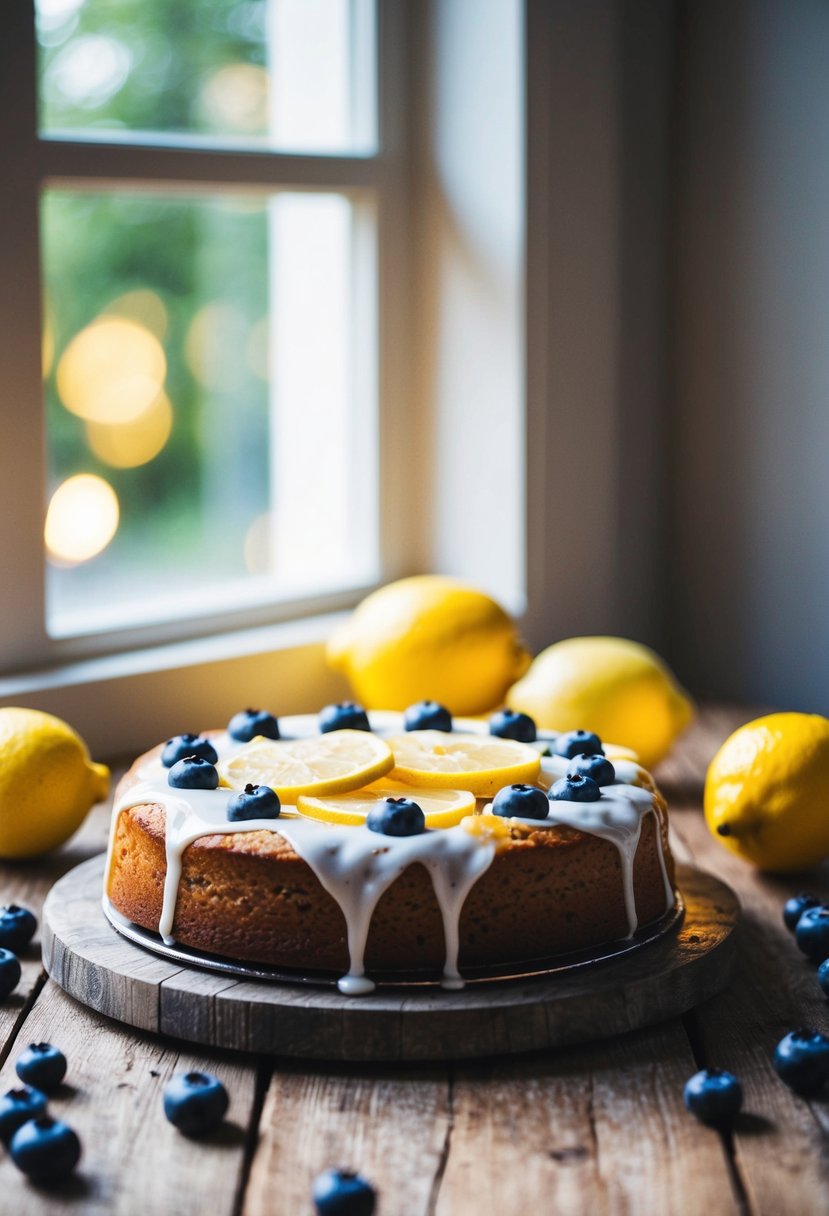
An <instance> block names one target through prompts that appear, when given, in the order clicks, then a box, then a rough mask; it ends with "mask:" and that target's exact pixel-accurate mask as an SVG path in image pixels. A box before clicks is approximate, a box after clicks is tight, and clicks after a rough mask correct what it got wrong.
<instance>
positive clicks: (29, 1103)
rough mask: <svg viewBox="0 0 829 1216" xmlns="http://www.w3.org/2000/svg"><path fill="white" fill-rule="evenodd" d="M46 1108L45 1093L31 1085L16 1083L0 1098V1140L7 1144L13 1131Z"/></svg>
mask: <svg viewBox="0 0 829 1216" xmlns="http://www.w3.org/2000/svg"><path fill="white" fill-rule="evenodd" d="M45 1110H46V1094H45V1093H43V1091H42V1090H40V1089H33V1088H32V1086H31V1085H18V1086H16V1087H15V1088H14V1089H10V1090H8V1092H7V1093H5V1094H3V1097H2V1098H0V1140H2V1141H3V1143H4V1144H8V1143H9V1141H10V1140H11V1138H12V1136H13V1135H14V1133H15V1132H16V1131H17V1129H18V1128H19V1127H22V1126H23V1124H24V1123H28V1121H29V1119H35V1118H36V1117H37V1116H38V1115H42V1114H43V1112H44V1111H45Z"/></svg>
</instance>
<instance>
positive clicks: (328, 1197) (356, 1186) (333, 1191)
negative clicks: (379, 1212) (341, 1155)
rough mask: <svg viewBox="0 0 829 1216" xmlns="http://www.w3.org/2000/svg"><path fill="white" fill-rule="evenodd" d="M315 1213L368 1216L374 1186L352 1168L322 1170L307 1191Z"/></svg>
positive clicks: (370, 1210) (370, 1211)
mask: <svg viewBox="0 0 829 1216" xmlns="http://www.w3.org/2000/svg"><path fill="white" fill-rule="evenodd" d="M311 1194H312V1196H313V1199H314V1207H315V1208H316V1210H317V1214H318V1216H372V1213H373V1212H374V1208H375V1205H376V1202H377V1195H376V1193H375V1190H374V1187H373V1186H372V1185H371V1183H370V1182H367V1181H366V1179H365V1178H361V1177H360V1175H359V1174H357V1173H355V1172H354V1171H353V1170H342V1169H340V1170H333V1169H332V1170H325V1171H324V1172H323V1173H322V1174H318V1175H317V1177H316V1178H315V1179H314V1185H313V1188H312V1191H311Z"/></svg>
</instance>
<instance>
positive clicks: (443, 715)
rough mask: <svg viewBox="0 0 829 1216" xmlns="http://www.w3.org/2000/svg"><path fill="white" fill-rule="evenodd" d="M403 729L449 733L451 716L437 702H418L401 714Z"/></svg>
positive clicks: (444, 707) (443, 706)
mask: <svg viewBox="0 0 829 1216" xmlns="http://www.w3.org/2000/svg"><path fill="white" fill-rule="evenodd" d="M403 729H404V730H444V731H450V730H451V729H452V715H451V714H450V712H449V710H448V709H447V708H446V706H445V705H441V704H439V702H437V701H418V703H417V704H416V705H410V706H409V708H408V709H407V710H406V711H405V713H404V714H403Z"/></svg>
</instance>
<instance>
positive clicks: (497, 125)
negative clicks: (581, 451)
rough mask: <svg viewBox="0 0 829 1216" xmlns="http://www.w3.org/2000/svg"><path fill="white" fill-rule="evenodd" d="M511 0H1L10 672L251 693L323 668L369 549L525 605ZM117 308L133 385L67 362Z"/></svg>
mask: <svg viewBox="0 0 829 1216" xmlns="http://www.w3.org/2000/svg"><path fill="white" fill-rule="evenodd" d="M323 9H325V11H326V12H327V13H328V14H329V16H330V15H331V14H332V13H334V14H338V16H337V17H336V19H333V18H332V19H331V20H329V21H326V22H323V23H321V18H320V14H321V12H322V11H323ZM524 10H525V0H375V2H374V3H370V2H369V0H191V2H188V3H187V4H172V3H167V2H166V0H85V2H84V3H82V4H78V3H76V0H38V12H39V20H40V26H39V33H38V32H36V27H35V0H20V2H19V3H14V4H12V5H7V6H5V7H4V9H3V15H2V17H0V35H2V36H0V146H2V149H3V157H4V159H3V162H2V163H3V166H4V168H5V170H6V173H7V176H6V177H5V178H4V177H3V176H2V172H0V375H2V382H1V383H2V391H0V420H2V427H3V430H2V434H3V438H4V442H3V443H0V486H2V490H3V501H4V504H6V512H5V514H4V517H3V518H2V519H1V520H0V571H2V574H3V589H2V593H0V673H1V674H0V698H2V699H4V700H6V701H7V702H8V701H10V700H13V701H14V702H15V703H17V704H25V705H31V706H33V707H35V708H42V709H46V710H48V711H50V712H52V713H57V714H59V715H61V716H63V717H65V718H67V719H68V720H69V721H71V722H72V723H73V725H74V726H76V727H77V728H78V729H79V730H80V731H81V733H82V734H83V735H84V736H85V737H86V738H87V739H88V741H89V742H90V745H91V746H93V748H94V749H95V750H96V751H97V752H98V753H99V754H102V755H105V754H114V753H116V752H133V751H135V750H136V749H137V748H138V747H139V746H141V745H142V744H143V745H146V746H150V745H151V744H152V743H153V742H155V741H157V739H158V738H159V736H160V735H161V734H163V733H165V732H167V733H171V734H172V733H175V732H177V731H180V730H182V729H190V727H191V726H194V727H198V726H199V725H215V724H216V723H220V722H222V721H225V720H226V719H227V716H228V715H229V714H230V713H231V712H233V710H234V709H237V708H238V707H239V705H241V704H249V703H261V704H264V705H269V706H273V707H274V708H275V709H276V710H278V711H279V712H283V713H291V712H294V711H296V712H299V711H302V710H307V709H309V708H314V707H315V706H319V705H321V704H324V702H325V701H326V700H332V699H334V698H335V697H336V696H338V695H339V694H341V693H342V692H343V691H344V690H343V688H342V686H341V685H339V684H338V683H337V682H336V680H335V679H334V677H333V676H332V674H331V672H330V671H329V670H328V669H327V668H326V665H325V662H324V653H323V647H322V645H321V642H322V641H323V639H324V638H325V636H326V634H327V632H328V631H329V630H330V628H331V616H332V614H334V613H336V612H338V611H340V610H342V609H346V608H348V607H349V606H351V605H352V604H354V603H355V602H356V601H357V600H358V599H360V598H361V597H362V595H363V594H364V591H365V590H366V589H367V588H368V587H370V586H371V585H372V583H373V582H375V581H386V580H390V579H394V578H399V577H402V576H404V575H406V574H413V573H417V572H418V571H424V570H441V571H445V572H447V573H452V574H455V575H458V576H461V577H466V578H468V579H470V580H472V581H474V582H476V583H479V584H481V585H482V586H484V587H485V588H486V589H488V590H489V591H491V592H492V593H493V594H495V595H496V596H497V597H498V598H499V599H500V600H501V601H502V602H504V603H505V604H507V605H508V606H509V607H510V608H512V610H513V611H515V612H518V613H520V612H521V611H522V610H523V608H524V606H525V603H526V600H525V591H526V583H527V581H528V574H530V573H532V572H533V571H537V570H538V569H539V567H538V565H537V564H536V565H533V566H530V567H528V566H527V554H528V552H529V551H530V550H531V549H533V550H535V551H537V552H541V550H542V548H543V545H542V544H541V543H539V536H540V534H541V533H542V532H543V517H542V516H541V514H540V513H538V512H535V513H534V515H533V516H532V518H531V520H530V522H532V523H533V527H534V529H535V533H536V542H535V543H534V544H530V540H531V538H528V534H527V531H526V529H525V524H526V523H527V516H526V511H525V493H526V482H525V478H524V471H525V470H524V465H525V448H526V449H527V450H532V451H533V452H534V459H535V460H536V461H538V462H539V464H541V463H543V459H544V456H543V451H542V445H541V444H539V443H538V442H534V441H532V440H531V438H530V437H529V436H528V437H527V438H526V439H525V431H524V424H525V400H524V384H523V379H524V367H523V346H522V344H523V299H522V291H523V270H522V267H523V255H524V229H523V222H524V197H523V158H522V155H523V153H522V150H523V139H524V128H523V122H524V112H523V100H522V90H523V66H522V65H523V55H524V15H525V13H524ZM195 11H199V12H210V13H212V16H211V18H210V20H205V21H196V25H197V26H198V34H199V39H200V40H201V42H200V43H197V42H195V41H192V40H191V39H190V36H191V35H192V34H193V28H192V25H191V26H189V28H188V23H191V22H193V21H195V18H194V17H193V13H194V12H195ZM96 13H99V14H105V15H106V18H107V20H106V21H105V22H104V24H103V26H96V24H95V22H94V21H93V16H94V15H95V14H96ZM222 14H223V16H222ZM309 15H310V16H311V17H312V18H313V22H314V44H313V50H314V54H315V55H316V56H318V58H317V59H316V61H315V63H316V66H314V64H313V63H309V61H308V59H307V57H303V53H302V38H303V37H306V36H307V26H305V25H304V20H305V18H306V17H307V16H309ZM127 18H129V20H130V21H131V22H132V23H133V24H132V26H131V27H130V28H131V33H130V34H129V35H126V34H125V35H123V36H120V37H119V38H118V39H115V41H116V42H118V43H120V44H122V45H120V46H113V45H112V44H111V41H108V40H107V39H108V33H109V32H112V31H115V30H119V29H120V28H121V25H120V23H121V21H122V19H123V20H126V19H127ZM153 22H156V26H154V27H153V28H152V29H151V28H150V27H151V25H152V23H153ZM159 23H160V24H159ZM269 23H270V24H269ZM274 23H276V24H274ZM303 29H305V30H306V34H305V35H303V34H302V30H303ZM274 30H276V31H277V32H278V34H279V37H278V38H276V37H272V36H271V34H272V32H273V31H274ZM38 39H40V42H41V47H40V70H41V73H42V77H43V92H44V104H43V106H42V109H41V115H40V121H41V124H42V129H40V130H39V129H38V116H37V112H36V107H35V98H36V91H37V80H38V57H37V55H36V47H37V42H38ZM308 45H309V44H306V50H308ZM200 48H201V49H200ZM319 56H322V57H324V63H320V60H319ZM138 64H140V65H141V66H142V70H145V71H148V72H149V76H148V77H147V78H146V79H147V82H148V83H147V87H146V89H145V91H144V92H141V91H140V89H141V88H142V87H143V86H142V85H141V82H140V81H139V74H136V71H135V67H136V65H138ZM125 73H126V75H125ZM142 79H143V78H142ZM234 81H235V83H234ZM230 85H233V87H232V88H231V87H230ZM309 92H310V93H311V94H312V99H311V100H312V102H313V105H312V106H310V107H309V104H308V94H309ZM311 110H313V113H314V114H315V118H314V122H313V124H312V125H309V113H310V112H311ZM312 233H313V236H312V235H311V234H312ZM10 234H11V238H12V239H11V240H5V238H6V237H8V236H9V235H10ZM153 240H154V241H155V242H156V247H155V248H154V247H153ZM323 240H324V242H325V249H324V250H323V249H322V248H321V244H322V242H323ZM159 245H160V246H161V249H162V254H163V255H164V256H161V257H159V255H158V248H157V246H159ZM82 250H83V256H81V251H82ZM183 252H186V257H184V256H178V255H181V254H182V253H183ZM41 255H42V258H43V262H42V265H41ZM314 259H316V260H317V264H318V272H315V274H316V273H319V274H322V273H323V272H324V274H325V276H326V278H325V291H324V292H322V291H320V290H318V289H317V286H316V285H315V281H314V278H313V277H312V276H311V275H310V274H309V271H308V268H309V265H311V264H313V262H314ZM265 261H267V273H266V272H265V267H264V263H265ZM174 270H175V273H174ZM139 271H140V273H139ZM61 276H62V277H63V282H64V283H66V282H68V281H69V279H70V278H71V279H73V281H74V282H75V284H76V286H75V288H74V289H73V290H72V291H69V292H67V291H61V289H60V281H61ZM41 282H43V283H44V284H45V286H46V291H45V295H44V296H43V297H42V296H41ZM309 314H311V315H312V318H313V328H312V327H311V326H310V325H309V323H308V319H307V318H308V315H309ZM42 319H45V327H44V334H43V337H44V341H43V343H41V321H42ZM105 327H106V328H105ZM323 329H324V330H325V338H326V345H325V347H323V346H322V344H320V343H319V342H317V340H316V338H317V333H318V331H322V330H323ZM102 331H103V334H104V335H106V333H108V334H109V337H110V338H113V337H114V338H115V340H116V344H117V349H118V350H119V352H120V353H119V358H118V360H117V362H116V369H115V370H116V372H117V375H116V376H115V377H114V379H115V383H116V385H117V392H115V393H114V394H110V393H109V392H108V391H107V390H106V388H104V389H102V390H100V391H99V389H98V388H95V385H97V384H98V381H97V380H95V384H93V389H94V391H93V390H92V389H90V384H89V380H88V372H87V373H86V375H87V380H86V381H85V389H84V391H83V392H82V393H80V394H78V393H76V391H75V390H76V388H77V378H78V376H79V375H80V373H79V371H78V368H79V366H80V368H81V371H83V367H84V363H85V362H86V361H88V360H89V358H90V352H91V354H92V355H93V356H95V352H96V344H97V342H98V339H99V338H100V337H101V336H102ZM335 338H336V340H334V339H335ZM104 345H105V349H112V344H111V343H109V342H107V343H106V344H104ZM96 360H97V363H98V370H99V371H100V364H101V362H102V361H101V360H100V358H98V357H97V356H96ZM103 362H104V370H106V367H105V361H103ZM43 367H45V369H46V373H47V374H46V379H45V388H44V378H43V375H42V371H43ZM263 373H266V374H267V377H268V378H267V379H265V378H264V376H263ZM103 379H104V380H105V381H106V379H107V377H106V376H104V377H103ZM159 386H160V387H159ZM240 386H241V387H240ZM312 392H313V395H314V407H313V409H312V408H311V405H310V403H309V401H308V395H309V394H310V393H312ZM300 397H302V402H301V408H288V407H289V405H290V403H291V402H296V401H297V400H298V399H299V398H300ZM44 398H45V409H44ZM67 398H68V399H69V401H70V403H72V402H73V403H74V404H75V406H76V410H72V409H70V408H68V407H67V403H66V399H67ZM148 398H150V400H149V401H148ZM113 401H114V403H115V407H116V408H117V410H118V411H120V414H119V417H118V419H113V418H112V417H111V416H107V415H106V410H111V409H112V408H113ZM102 403H103V404H102ZM100 409H103V410H104V413H105V417H104V418H103V419H101V418H100V417H88V416H85V414H86V415H88V414H89V413H90V412H94V413H97V412H98V410H100ZM176 411H178V422H177V421H176V417H177V415H176ZM171 419H172V421H171ZM243 419H244V422H243ZM234 420H235V422H236V425H235V426H234V425H233V424H234ZM139 423H140V424H139ZM177 425H178V427H179V428H180V429H179V432H178V434H177V431H176V427H177ZM121 428H123V429H121ZM187 428H189V432H188V430H187ZM217 429H218V431H219V439H218V441H215V434H214V432H215V431H216V430H217ZM130 430H132V432H133V433H132V436H130V435H129V434H128V432H129V431H130ZM168 431H169V433H168ZM139 432H140V443H139ZM193 435H195V436H196V437H197V438H198V442H195V443H194V442H190V443H184V442H183V440H184V439H185V438H188V439H189V438H191V437H192V436H193ZM246 436H247V437H248V438H247V439H246ZM124 439H126V440H128V442H127V443H126V444H124V443H122V442H120V440H124ZM211 439H213V440H214V443H213V446H212V447H211V443H210V440H211ZM96 448H97V451H96ZM344 449H345V450H344ZM125 452H126V455H125ZM153 453H156V454H155V455H153ZM297 453H298V454H299V455H298V456H297ZM81 455H83V457H84V460H83V462H82V461H81V460H80V456H81ZM173 455H175V457H176V459H175V461H173V462H172V463H173V464H174V465H175V469H174V470H173V472H171V469H170V467H169V463H170V462H171V458H172V457H173ZM139 456H141V457H142V463H140V464H139V463H136V462H137V460H138V457H139ZM47 457H48V462H47ZM165 463H166V464H168V467H167V468H166V469H165ZM226 467H227V468H228V469H229V468H231V467H232V468H233V469H234V473H233V475H232V476H231V475H226ZM239 468H241V469H242V470H243V471H244V477H243V478H242V479H240V478H239V475H238V469H239ZM173 474H175V475H173ZM78 475H81V476H91V477H93V478H98V479H99V480H100V481H103V482H106V483H108V485H109V487H110V489H111V490H112V491H113V492H114V497H115V499H116V500H117V516H116V509H115V504H114V503H113V499H112V497H111V496H110V495H109V494H108V492H107V489H106V488H105V487H101V486H100V485H99V484H98V482H93V483H92V484H91V485H90V483H89V482H88V481H84V482H81V483H80V485H79V484H78V482H76V481H74V480H73V479H74V478H75V477H76V476H78ZM179 480H180V481H181V484H180V485H179V484H177V482H178V481H179ZM66 484H68V485H69V489H68V490H67V491H65V493H67V494H70V500H69V502H70V507H71V508H72V509H74V510H79V507H78V498H77V497H76V498H75V500H74V503H73V501H72V498H71V495H73V494H74V495H77V494H78V490H80V495H79V497H80V502H81V505H83V502H84V497H85V496H86V495H88V494H89V493H90V491H91V495H97V496H98V497H96V498H91V497H90V498H89V499H88V501H92V502H93V503H99V506H98V507H97V508H95V509H94V510H93V516H92V518H93V523H94V525H95V527H94V528H93V529H92V532H93V534H92V536H91V537H90V538H89V540H88V542H87V543H88V545H89V546H91V548H92V549H93V551H94V550H95V548H96V545H97V546H98V551H97V555H96V556H94V557H91V558H90V559H89V560H87V561H76V560H74V559H73V556H72V555H71V554H70V555H69V556H68V557H67V556H66V555H64V556H63V557H61V548H62V547H64V548H65V547H66V545H67V543H68V542H67V541H66V538H65V537H63V538H62V537H61V534H60V530H59V528H58V520H59V518H60V516H59V515H57V514H55V517H54V518H53V519H52V520H51V521H50V524H49V536H50V543H51V544H52V545H53V553H54V557H55V559H56V560H52V561H50V562H49V563H48V565H47V563H46V561H45V558H44V525H45V523H46V512H47V507H48V505H49V503H50V501H51V496H52V495H53V494H54V493H55V492H56V491H57V490H59V489H60V488H61V487H62V486H64V485H66ZM194 486H195V487H196V490H197V492H194V493H192V494H191V495H190V497H189V498H188V494H189V493H190V491H191V490H193V487H194ZM207 487H209V492H208V490H207ZM162 500H163V502H162ZM136 504H137V505H136ZM173 508H175V509H173ZM136 511H137V515H136V514H131V512H136ZM116 520H117V528H116V529H114V530H113V532H112V539H110V540H109V541H108V542H106V543H103V547H100V546H101V544H102V537H105V536H106V535H107V532H108V531H109V530H110V529H113V522H114V521H116ZM162 524H163V526H162ZM53 527H54V528H55V533H54V535H53V534H52V528H53ZM96 530H97V534H96ZM70 531H71V535H72V538H73V539H72V543H76V542H77V529H74V528H73V529H71V530H70ZM315 536H316V539H315V540H314V537H315ZM308 537H311V540H310V541H309V540H307V538H308ZM540 539H541V541H543V536H541V537H540ZM324 545H325V546H327V548H325V549H324V548H323V546H324ZM165 553H166V555H167V559H168V560H169V561H170V562H171V563H172V565H173V567H174V568H173V570H172V571H171V573H170V577H169V579H168V578H165V577H162V576H161V574H160V570H161V568H162V566H163V558H164V555H165ZM171 555H172V556H171ZM61 562H63V563H64V564H63V565H61V564H60V563H61ZM148 571H149V574H148V573H147V572H148ZM217 572H220V577H217V578H216V579H215V580H213V575H214V573H217ZM97 579H100V580H101V582H100V583H97V584H96V580H97ZM174 579H175V584H174V583H173V580H174ZM148 583H149V585H148ZM174 585H175V587H176V588H177V589H178V590H180V589H182V588H184V590H185V591H186V593H187V594H186V596H185V597H184V598H183V599H180V600H179V602H178V603H176V602H174V600H175V597H174V596H173V595H172V594H171V592H172V588H173V586H174ZM531 607H532V605H531ZM541 607H542V608H543V605H541ZM47 614H48V624H49V631H48V632H47V628H46V625H47ZM538 615H539V616H542V615H543V614H542V613H540V612H539V614H538ZM182 723H184V725H182ZM188 724H189V725H188Z"/></svg>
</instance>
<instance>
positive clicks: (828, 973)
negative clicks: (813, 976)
mask: <svg viewBox="0 0 829 1216" xmlns="http://www.w3.org/2000/svg"><path fill="white" fill-rule="evenodd" d="M817 982H818V983H819V984H820V990H821V992H822V993H823V995H824V996H825V997H826V999H827V1000H829V958H825V959H824V960H823V962H822V963H821V964H820V966H819V967H818V969H817Z"/></svg>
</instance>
